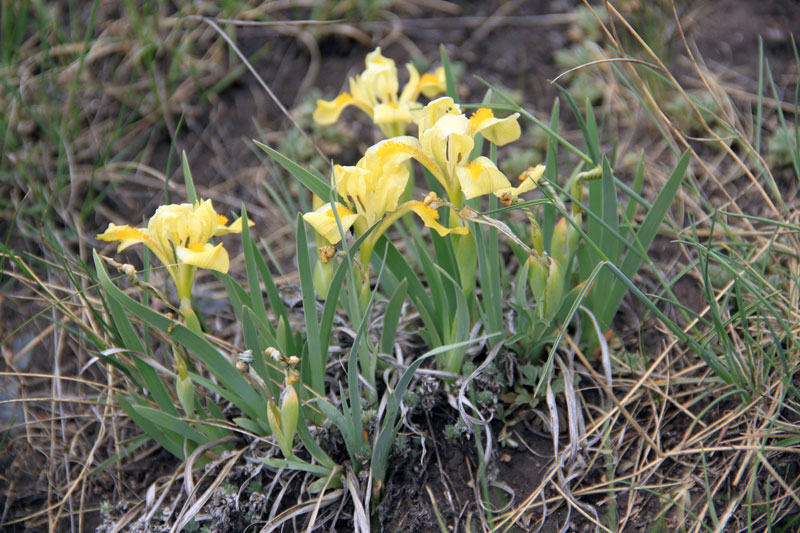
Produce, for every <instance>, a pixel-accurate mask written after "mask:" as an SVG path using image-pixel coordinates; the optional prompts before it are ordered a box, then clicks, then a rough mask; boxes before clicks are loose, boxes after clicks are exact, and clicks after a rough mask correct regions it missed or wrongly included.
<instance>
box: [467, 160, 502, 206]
mask: <svg viewBox="0 0 800 533" xmlns="http://www.w3.org/2000/svg"><path fill="white" fill-rule="evenodd" d="M456 174H457V175H458V182H459V184H460V185H461V190H462V191H463V192H464V197H465V198H466V199H468V200H469V199H471V198H476V197H478V196H483V195H484V194H492V193H493V192H495V191H496V190H498V189H503V188H506V187H511V183H510V182H509V181H508V178H506V177H505V175H503V173H502V172H500V170H498V168H497V167H496V166H495V165H494V163H492V160H491V159H489V158H488V157H483V156H481V157H476V158H475V159H474V160H473V161H472V162H470V163H469V164H467V165H464V166H460V167H457V168H456Z"/></svg>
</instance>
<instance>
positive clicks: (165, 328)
mask: <svg viewBox="0 0 800 533" xmlns="http://www.w3.org/2000/svg"><path fill="white" fill-rule="evenodd" d="M93 254H94V263H95V268H96V269H97V275H98V279H99V281H100V284H101V286H102V287H103V290H105V292H106V294H107V295H108V296H109V297H110V298H114V299H115V300H117V301H118V302H119V303H120V304H121V305H122V306H123V307H124V308H125V309H126V310H127V311H128V312H130V313H132V314H133V315H135V316H138V317H139V318H140V319H142V320H143V321H144V322H145V323H146V324H148V325H149V326H151V327H154V328H156V329H158V330H159V331H161V332H163V333H167V332H170V336H171V337H172V338H173V339H175V341H177V342H178V343H179V344H180V345H181V346H183V347H184V348H186V350H188V351H189V353H192V354H193V355H195V356H196V357H198V358H199V359H200V360H202V361H203V363H205V365H206V367H207V368H208V369H209V370H210V371H211V372H212V373H213V374H214V375H215V376H216V377H217V379H218V380H219V381H220V382H221V383H222V384H223V385H224V386H225V387H226V388H228V389H230V390H235V391H238V393H239V394H240V395H241V397H242V399H243V400H244V401H245V402H246V403H247V405H248V407H249V408H251V409H253V410H254V411H255V412H257V413H259V414H263V418H264V419H266V405H264V403H263V401H262V400H261V397H260V396H259V394H258V393H257V392H256V391H255V389H253V387H251V386H250V384H249V383H248V382H247V380H245V379H244V377H242V375H241V373H239V371H238V370H236V368H235V367H234V366H233V364H231V362H230V361H228V359H226V358H225V357H223V356H222V354H220V352H219V351H218V350H217V348H216V347H214V345H212V344H211V343H210V342H208V340H206V339H205V337H201V336H200V335H198V334H196V333H195V332H193V331H192V330H190V329H189V328H187V327H186V326H183V325H181V324H176V323H175V322H173V321H172V320H171V319H169V318H167V317H165V316H164V315H161V314H160V313H157V312H156V311H153V310H152V309H150V308H149V307H146V306H144V305H142V304H140V303H139V302H137V301H136V300H134V299H133V298H131V297H130V296H128V295H127V294H125V293H123V292H122V291H121V290H119V289H118V288H117V287H116V286H115V285H114V284H113V283H112V282H111V279H110V278H109V277H108V272H107V271H106V268H105V264H104V263H103V260H102V259H101V258H100V256H99V255H98V254H97V252H93Z"/></svg>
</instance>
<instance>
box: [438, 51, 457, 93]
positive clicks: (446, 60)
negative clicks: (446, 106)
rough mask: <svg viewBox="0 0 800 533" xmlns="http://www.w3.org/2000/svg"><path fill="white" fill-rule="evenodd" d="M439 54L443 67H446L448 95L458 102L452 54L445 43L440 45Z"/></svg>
mask: <svg viewBox="0 0 800 533" xmlns="http://www.w3.org/2000/svg"><path fill="white" fill-rule="evenodd" d="M439 56H440V57H441V59H442V67H443V68H444V81H445V86H446V88H447V96H449V97H450V98H452V99H453V101H454V102H456V103H457V102H458V90H457V87H456V78H455V76H453V67H452V65H451V64H450V56H449V55H448V54H447V48H445V46H444V44H440V45H439Z"/></svg>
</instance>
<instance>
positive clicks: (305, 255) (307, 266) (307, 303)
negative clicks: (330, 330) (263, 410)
mask: <svg viewBox="0 0 800 533" xmlns="http://www.w3.org/2000/svg"><path fill="white" fill-rule="evenodd" d="M325 198H327V197H325ZM297 270H298V272H299V273H300V291H301V293H302V297H303V317H304V319H305V324H306V343H307V345H308V362H309V366H308V368H309V370H310V372H311V376H310V377H311V383H310V385H311V388H312V389H313V390H314V391H315V392H316V393H317V394H319V395H324V394H325V364H326V362H327V356H328V339H322V338H320V334H319V333H320V331H319V319H318V318H317V300H316V298H315V297H314V281H313V277H312V274H311V253H310V252H309V248H308V237H307V235H306V225H305V222H303V215H302V213H298V214H297ZM323 345H324V346H325V349H324V351H323Z"/></svg>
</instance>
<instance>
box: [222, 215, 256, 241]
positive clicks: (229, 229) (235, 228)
mask: <svg viewBox="0 0 800 533" xmlns="http://www.w3.org/2000/svg"><path fill="white" fill-rule="evenodd" d="M217 218H218V223H217V229H215V230H214V237H220V236H222V235H228V234H230V233H241V232H242V219H241V218H237V219H236V220H234V221H233V222H232V223H231V224H230V225H226V224H227V223H228V219H227V218H225V217H224V216H222V215H217ZM254 225H255V222H253V221H252V220H249V219H248V220H247V227H248V228H252V227H253V226H254Z"/></svg>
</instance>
